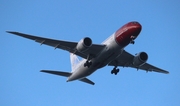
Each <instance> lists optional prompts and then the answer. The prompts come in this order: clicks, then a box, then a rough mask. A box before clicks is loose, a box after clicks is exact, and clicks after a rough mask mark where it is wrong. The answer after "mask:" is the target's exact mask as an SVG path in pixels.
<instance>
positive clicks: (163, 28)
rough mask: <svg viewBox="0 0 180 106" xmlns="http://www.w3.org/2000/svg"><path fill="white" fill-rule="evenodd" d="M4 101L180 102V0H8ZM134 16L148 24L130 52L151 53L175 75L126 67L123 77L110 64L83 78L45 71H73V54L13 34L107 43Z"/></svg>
mask: <svg viewBox="0 0 180 106" xmlns="http://www.w3.org/2000/svg"><path fill="white" fill-rule="evenodd" d="M0 2H1V3H0V12H1V17H0V18H1V19H0V23H1V24H0V47H1V52H0V58H1V62H0V63H1V65H0V70H1V74H0V86H1V87H0V105H1V106H12V105H13V106H25V105H26V106H40V105H42V106H72V105H76V106H83V105H90V106H92V105H96V106H99V105H101V106H109V105H111V106H113V105H114V106H117V105H123V106H152V105H153V106H178V105H179V104H180V77H179V75H180V70H179V63H180V55H179V50H180V48H179V39H180V37H179V35H180V30H179V24H180V11H179V10H180V3H179V1H178V0H174V1H169V0H159V1H156V2H155V1H150V0H146V1H144V0H139V1H136V2H134V1H133V0H102V1H101V0H100V1H95V0H91V1H84V0H76V1H75V0H74V1H73V0H54V1H52V0H47V1H44V0H38V1H35V0H29V1H23V0H16V1H12V0H11V1H10V0H1V1H0ZM129 21H138V22H140V23H141V24H142V27H143V28H142V31H141V33H140V35H139V37H138V38H137V39H136V43H135V45H129V46H128V47H127V48H125V50H127V51H128V52H130V53H132V54H135V53H138V52H141V51H145V52H147V53H148V55H149V59H148V63H150V64H153V65H155V66H158V67H160V68H163V69H166V70H168V71H169V72H170V74H168V75H166V74H159V73H155V72H152V73H146V72H145V71H136V70H135V69H131V68H120V69H121V71H120V73H119V74H118V75H117V76H115V75H111V74H110V71H111V69H112V68H113V67H105V68H102V69H100V70H98V71H96V72H95V73H94V74H92V75H91V76H89V77H88V78H89V79H91V80H92V81H94V82H95V83H96V84H95V86H91V85H88V84H85V83H82V82H79V81H74V82H69V83H66V78H64V77H59V76H55V75H50V74H45V73H41V72H39V71H40V70H42V69H52V70H61V71H71V67H70V61H69V53H68V52H66V51H62V50H54V48H52V47H49V46H45V45H42V46H40V44H38V43H35V42H34V41H31V40H28V39H24V38H21V37H18V36H14V35H11V34H8V33H6V32H5V31H7V30H11V31H19V32H24V33H29V34H34V35H37V36H42V37H48V38H53V39H61V40H70V41H79V40H80V39H82V38H83V37H86V36H88V37H90V38H91V39H92V40H93V43H101V42H102V41H103V40H105V39H106V38H107V37H108V36H110V35H111V34H112V33H113V32H115V31H116V30H117V29H118V28H119V27H121V26H122V25H124V24H126V23H127V22H129Z"/></svg>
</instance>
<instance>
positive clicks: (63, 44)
mask: <svg viewBox="0 0 180 106" xmlns="http://www.w3.org/2000/svg"><path fill="white" fill-rule="evenodd" d="M7 32H8V33H11V34H15V35H18V36H21V37H24V38H27V39H30V40H34V41H36V42H38V43H41V45H42V44H45V45H49V46H52V47H54V48H55V49H56V48H59V49H63V50H66V51H69V52H71V53H74V54H76V55H78V56H80V57H82V58H87V57H88V55H89V54H91V55H92V56H94V57H95V56H96V55H97V54H98V53H99V52H100V51H101V50H102V49H103V48H104V46H105V45H98V44H92V46H91V47H90V48H89V49H88V50H86V51H85V52H83V53H82V52H79V51H77V50H76V45H77V44H78V42H70V41H62V40H54V39H49V38H43V37H38V36H33V35H29V34H23V33H19V32H12V31H7Z"/></svg>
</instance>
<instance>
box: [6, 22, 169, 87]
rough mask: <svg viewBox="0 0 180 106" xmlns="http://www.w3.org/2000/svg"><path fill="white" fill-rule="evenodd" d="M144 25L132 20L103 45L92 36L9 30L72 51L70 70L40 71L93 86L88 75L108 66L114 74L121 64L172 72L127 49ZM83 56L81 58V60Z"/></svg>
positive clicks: (145, 56)
mask: <svg viewBox="0 0 180 106" xmlns="http://www.w3.org/2000/svg"><path fill="white" fill-rule="evenodd" d="M141 29H142V26H141V24H140V23H139V22H137V21H131V22H128V23H126V24H125V25H123V26H122V27H121V28H119V29H118V30H117V31H116V32H114V33H113V34H112V35H111V36H110V37H108V38H107V39H106V40H105V41H104V42H102V43H101V44H93V43H92V40H91V38H89V37H85V38H83V39H81V40H80V41H79V42H71V41H63V40H55V39H49V38H44V37H38V36H34V35H29V34H24V33H19V32H13V31H6V32H8V33H11V34H15V35H18V36H21V37H24V38H27V39H30V40H34V41H35V42H38V43H40V44H41V45H42V44H45V45H48V46H52V47H54V48H55V49H57V48H58V49H62V50H66V51H68V52H69V53H70V60H71V61H70V62H71V68H72V70H71V72H62V71H55V70H41V72H45V73H49V74H55V75H59V76H64V77H67V82H69V81H74V80H79V81H82V82H85V83H88V84H91V85H94V84H95V83H94V82H93V81H91V80H89V79H88V78H87V77H88V76H89V75H91V74H92V73H94V72H95V71H96V70H98V69H100V68H102V67H105V66H107V65H108V66H114V68H113V69H112V70H111V74H115V75H117V74H118V72H119V71H120V70H119V68H117V67H118V66H121V67H131V68H135V69H137V70H139V69H141V70H145V71H146V72H152V71H154V72H159V73H164V74H168V73H169V72H168V71H166V70H163V69H160V68H158V67H155V66H153V65H151V64H148V63H147V60H148V54H147V53H146V52H139V53H137V54H135V55H132V54H130V53H128V52H127V51H125V50H124V48H125V47H126V46H127V45H128V44H134V43H135V39H136V38H137V37H138V35H139V34H140V32H141ZM78 56H79V57H82V58H83V59H82V60H79V58H78Z"/></svg>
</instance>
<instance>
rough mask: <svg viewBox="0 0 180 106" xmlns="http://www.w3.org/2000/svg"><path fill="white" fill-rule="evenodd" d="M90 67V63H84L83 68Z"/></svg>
mask: <svg viewBox="0 0 180 106" xmlns="http://www.w3.org/2000/svg"><path fill="white" fill-rule="evenodd" d="M91 65H92V62H91V61H88V60H87V61H86V62H85V63H84V67H88V68H89V67H90V66H91Z"/></svg>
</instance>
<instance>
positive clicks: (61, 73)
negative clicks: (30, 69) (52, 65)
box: [41, 70, 71, 77]
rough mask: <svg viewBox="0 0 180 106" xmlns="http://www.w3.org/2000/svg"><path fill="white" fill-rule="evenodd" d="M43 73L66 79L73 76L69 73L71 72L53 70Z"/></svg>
mask: <svg viewBox="0 0 180 106" xmlns="http://www.w3.org/2000/svg"><path fill="white" fill-rule="evenodd" d="M41 72H45V73H49V74H55V75H60V76H64V77H69V76H70V75H71V73H69V72H62V71H53V70H41Z"/></svg>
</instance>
